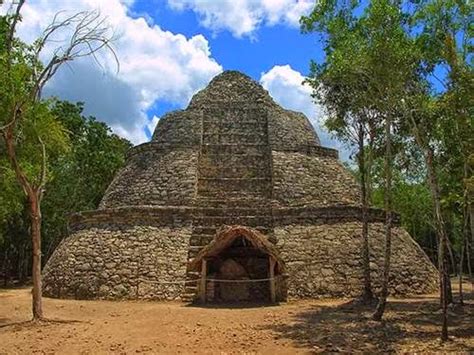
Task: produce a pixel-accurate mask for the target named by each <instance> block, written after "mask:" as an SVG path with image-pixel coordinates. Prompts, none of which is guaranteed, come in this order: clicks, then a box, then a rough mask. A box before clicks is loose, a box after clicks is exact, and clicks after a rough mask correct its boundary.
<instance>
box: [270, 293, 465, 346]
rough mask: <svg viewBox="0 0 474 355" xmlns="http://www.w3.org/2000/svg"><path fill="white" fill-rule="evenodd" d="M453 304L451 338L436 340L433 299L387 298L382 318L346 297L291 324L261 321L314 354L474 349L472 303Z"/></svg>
mask: <svg viewBox="0 0 474 355" xmlns="http://www.w3.org/2000/svg"><path fill="white" fill-rule="evenodd" d="M466 301H467V302H466V304H465V305H464V307H459V306H455V307H451V308H450V311H449V327H450V336H451V341H449V342H447V343H446V344H440V341H439V335H440V329H441V328H440V327H441V313H440V310H439V305H438V302H439V301H438V300H437V299H436V298H435V297H423V298H421V297H420V298H413V299H405V300H397V299H395V300H390V302H389V303H388V305H387V309H386V313H385V316H384V321H383V322H381V323H380V322H376V321H373V320H372V319H371V314H372V312H373V310H374V308H375V307H374V306H373V305H372V306H370V305H369V306H367V305H362V304H360V303H357V302H354V301H348V302H345V303H343V304H339V305H335V306H334V305H328V306H325V305H321V304H319V305H315V306H313V307H311V308H310V309H305V310H303V311H300V312H295V313H294V314H293V317H292V319H291V322H288V320H287V322H285V323H274V324H270V325H265V326H263V327H262V328H261V329H266V330H271V331H273V332H274V333H276V334H277V336H276V338H279V339H290V340H291V341H292V342H293V343H294V345H295V346H297V347H301V348H310V349H312V350H313V351H316V352H339V351H340V352H353V351H357V352H371V353H372V352H384V353H385V352H400V351H401V352H406V351H408V352H412V351H428V352H429V351H467V352H471V351H474V345H473V344H474V342H473V339H474V302H473V297H472V294H471V296H470V299H467V300H466Z"/></svg>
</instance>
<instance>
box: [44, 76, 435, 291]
mask: <svg viewBox="0 0 474 355" xmlns="http://www.w3.org/2000/svg"><path fill="white" fill-rule="evenodd" d="M359 199H360V195H359V190H358V187H357V184H356V182H355V180H354V178H353V177H352V175H351V174H349V173H348V172H347V170H346V169H345V168H344V167H343V165H342V164H341V163H340V162H339V160H338V154H337V151H335V150H333V149H330V148H325V147H322V146H321V145H320V142H319V138H318V136H317V134H316V132H315V131H314V129H313V127H312V126H311V124H310V122H309V120H308V119H307V118H306V117H305V116H304V115H303V114H301V113H297V112H293V111H289V110H285V109H283V108H281V107H280V106H278V105H277V104H276V103H275V102H274V101H273V100H272V99H271V97H270V96H269V94H268V93H267V92H266V91H265V90H264V89H263V88H262V87H261V86H260V85H259V84H258V83H256V82H255V81H253V80H251V79H250V78H248V77H247V76H245V75H243V74H241V73H238V72H224V73H222V74H220V75H219V76H217V77H216V78H214V79H213V80H212V81H211V83H210V84H209V85H208V87H207V88H206V89H204V90H202V91H200V92H199V93H197V94H196V95H195V96H194V97H193V99H192V100H191V102H190V104H189V106H188V107H187V108H186V110H181V111H175V112H172V113H169V114H167V115H165V116H164V117H163V118H161V119H160V121H159V122H158V125H157V128H156V130H155V132H154V134H153V138H152V141H151V142H149V143H145V144H142V145H139V146H137V147H134V148H132V149H131V151H130V152H129V154H128V158H127V162H126V166H125V167H124V168H123V169H122V170H121V171H120V172H119V173H118V174H117V176H116V177H115V179H114V180H113V182H112V183H111V185H110V186H109V188H108V190H107V192H106V194H105V196H104V198H103V200H102V202H101V204H100V207H99V209H98V210H97V211H90V212H84V213H82V214H78V215H75V216H73V217H72V218H71V221H70V229H71V231H70V234H71V235H70V237H68V238H66V239H65V240H64V241H63V242H62V244H61V245H60V247H59V248H58V250H57V251H56V252H55V253H54V255H53V256H52V258H51V259H50V261H49V262H48V264H47V266H46V268H45V270H44V280H45V282H44V284H45V293H46V294H48V295H52V296H56V297H78V298H97V297H99V298H153V299H178V298H179V299H184V300H191V299H193V298H194V297H195V296H196V294H197V291H198V290H197V284H198V282H197V280H198V279H199V277H200V273H199V272H197V271H193V270H191V269H189V268H188V266H189V261H190V260H192V259H193V258H194V257H195V256H196V255H197V254H198V253H199V251H200V250H202V248H203V247H204V246H206V245H208V244H209V243H210V242H211V241H212V240H213V238H215V236H216V233H217V232H218V230H219V229H220V228H221V227H222V226H225V225H242V226H246V227H250V228H253V229H255V230H258V231H260V232H262V233H263V234H265V235H266V236H267V238H268V240H270V241H271V242H272V243H273V244H274V245H275V246H276V248H277V249H278V250H279V252H280V253H281V257H282V262H284V263H285V264H286V266H287V267H286V269H287V275H284V277H286V278H287V282H286V284H287V287H288V290H287V291H288V292H287V294H288V295H289V296H291V297H319V296H331V295H332V296H340V295H356V294H357V293H359V292H360V291H361V285H362V282H361V278H362V269H361V258H360V239H361V238H360V216H361V211H360V208H359ZM383 218H384V214H383V211H380V210H376V209H372V210H370V211H369V220H370V222H371V223H372V225H373V227H371V231H370V233H371V234H370V235H371V246H372V249H371V250H372V255H371V268H372V272H373V277H374V280H375V284H376V286H377V287H378V281H377V280H378V279H379V278H380V270H381V267H382V255H383V253H382V251H383V250H382V249H383V248H382V246H383V230H382V228H381V223H382V222H383ZM394 235H395V241H394V250H393V253H394V257H393V260H394V267H393V271H392V272H393V274H394V277H393V278H392V279H393V287H392V291H393V292H395V293H398V294H410V293H420V292H426V291H430V290H433V289H434V288H436V280H437V276H436V270H435V269H434V267H433V265H432V264H431V262H430V261H429V260H428V258H427V257H426V255H424V253H423V251H422V250H421V249H420V248H419V247H418V245H417V244H416V243H415V242H414V241H413V240H412V239H411V238H410V236H409V235H408V234H407V233H406V232H405V231H403V230H402V229H400V228H398V227H397V228H396V229H395V231H394ZM172 282H178V284H175V283H172Z"/></svg>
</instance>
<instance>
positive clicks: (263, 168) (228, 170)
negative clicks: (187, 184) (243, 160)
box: [199, 161, 271, 179]
mask: <svg viewBox="0 0 474 355" xmlns="http://www.w3.org/2000/svg"><path fill="white" fill-rule="evenodd" d="M225 178H233V179H236V178H237V179H244V178H267V179H269V178H271V171H270V167H269V164H262V162H261V161H255V162H253V163H249V164H247V165H240V166H236V165H234V164H229V163H228V162H222V164H221V165H215V166H213V167H209V168H205V169H199V179H225Z"/></svg>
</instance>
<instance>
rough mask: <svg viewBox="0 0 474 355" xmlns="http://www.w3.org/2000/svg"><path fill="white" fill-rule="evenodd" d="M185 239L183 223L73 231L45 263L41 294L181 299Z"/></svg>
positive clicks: (102, 225)
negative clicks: (42, 292)
mask: <svg viewBox="0 0 474 355" xmlns="http://www.w3.org/2000/svg"><path fill="white" fill-rule="evenodd" d="M190 235H191V228H190V225H189V223H188V222H184V223H183V224H182V225H174V226H173V225H170V226H163V225H159V224H155V225H147V224H134V225H130V224H110V223H97V224H91V225H89V226H88V227H86V228H84V229H79V230H76V231H74V232H73V233H72V234H71V236H69V237H67V238H66V239H64V241H63V242H62V243H61V244H60V246H59V247H58V248H57V249H56V251H55V252H54V254H53V255H52V257H51V259H50V260H49V261H48V264H47V266H46V267H45V269H44V271H43V280H44V290H43V291H44V294H45V295H46V296H51V297H60V298H76V299H96V298H104V299H138V298H139V299H165V300H175V299H180V297H181V295H182V294H183V290H184V285H185V283H184V281H185V273H186V263H187V255H188V246H189V238H190ZM167 282H174V283H170V284H168V283H167ZM175 282H182V283H179V284H176V283H175Z"/></svg>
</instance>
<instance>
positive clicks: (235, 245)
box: [191, 226, 284, 303]
mask: <svg viewBox="0 0 474 355" xmlns="http://www.w3.org/2000/svg"><path fill="white" fill-rule="evenodd" d="M191 267H192V268H194V269H196V270H197V271H200V280H199V287H198V289H199V298H200V300H201V302H203V303H205V302H214V303H268V302H273V303H274V302H276V301H278V300H282V299H284V297H283V289H284V287H283V285H284V278H283V277H282V276H283V263H282V261H281V259H280V258H279V257H278V254H277V252H276V250H275V248H274V247H273V245H272V244H271V243H270V242H269V241H268V239H267V238H266V237H265V236H264V235H263V234H261V233H259V232H258V231H254V230H252V229H250V228H246V227H242V226H233V227H227V228H224V229H223V230H221V231H220V232H219V233H218V234H217V236H216V237H215V238H214V240H213V241H212V242H211V243H210V244H209V245H208V246H207V247H205V248H204V249H203V250H202V251H201V252H200V253H199V254H198V256H197V257H196V258H195V259H194V260H193V261H192V262H191Z"/></svg>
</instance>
